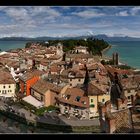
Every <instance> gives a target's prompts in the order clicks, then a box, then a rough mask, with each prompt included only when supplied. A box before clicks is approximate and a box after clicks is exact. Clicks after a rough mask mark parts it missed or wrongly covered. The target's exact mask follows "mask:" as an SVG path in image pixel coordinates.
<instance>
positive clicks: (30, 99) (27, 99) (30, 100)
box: [22, 95, 44, 108]
mask: <svg viewBox="0 0 140 140" xmlns="http://www.w3.org/2000/svg"><path fill="white" fill-rule="evenodd" d="M22 100H23V101H25V102H27V103H29V104H31V105H33V106H35V107H36V108H39V107H41V106H43V105H44V103H43V102H40V101H38V100H37V99H35V98H34V97H33V96H31V95H29V96H26V97H24V98H23V99H22Z"/></svg>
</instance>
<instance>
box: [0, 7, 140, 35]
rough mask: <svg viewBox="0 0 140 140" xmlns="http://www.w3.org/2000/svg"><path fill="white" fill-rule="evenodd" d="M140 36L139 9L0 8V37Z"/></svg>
mask: <svg viewBox="0 0 140 140" xmlns="http://www.w3.org/2000/svg"><path fill="white" fill-rule="evenodd" d="M85 34H86V35H89V34H94V35H97V34H106V35H108V36H131V37H140V6H95V7H93V6H91V7H87V6H75V7H74V6H73V7H69V6H60V7H54V6H50V7H48V6H0V37H9V36H24V37H38V36H78V35H85Z"/></svg>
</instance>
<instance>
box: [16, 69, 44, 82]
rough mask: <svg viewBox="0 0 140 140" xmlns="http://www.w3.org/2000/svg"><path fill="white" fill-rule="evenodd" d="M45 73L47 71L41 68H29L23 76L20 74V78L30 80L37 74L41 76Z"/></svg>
mask: <svg viewBox="0 0 140 140" xmlns="http://www.w3.org/2000/svg"><path fill="white" fill-rule="evenodd" d="M43 74H45V72H43V71H39V70H29V71H27V72H26V73H25V74H23V75H22V76H20V77H19V78H20V79H21V80H23V81H24V82H26V81H28V80H29V79H31V78H33V77H35V76H41V75H43Z"/></svg>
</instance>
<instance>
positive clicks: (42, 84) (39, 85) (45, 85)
mask: <svg viewBox="0 0 140 140" xmlns="http://www.w3.org/2000/svg"><path fill="white" fill-rule="evenodd" d="M31 88H32V89H34V90H35V91H37V92H39V93H41V94H45V92H46V91H47V90H51V91H53V92H58V93H59V92H60V91H61V89H62V88H61V87H58V86H56V85H54V84H52V83H50V82H47V81H46V80H43V79H40V80H38V81H37V82H36V83H35V84H34V85H33V86H31Z"/></svg>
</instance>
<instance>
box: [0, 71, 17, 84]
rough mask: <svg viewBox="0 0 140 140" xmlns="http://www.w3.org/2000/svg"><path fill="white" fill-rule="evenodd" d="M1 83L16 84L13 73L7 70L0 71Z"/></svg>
mask: <svg viewBox="0 0 140 140" xmlns="http://www.w3.org/2000/svg"><path fill="white" fill-rule="evenodd" d="M0 84H15V81H14V79H13V77H12V75H11V74H10V73H9V72H6V71H4V70H3V71H0Z"/></svg>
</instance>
